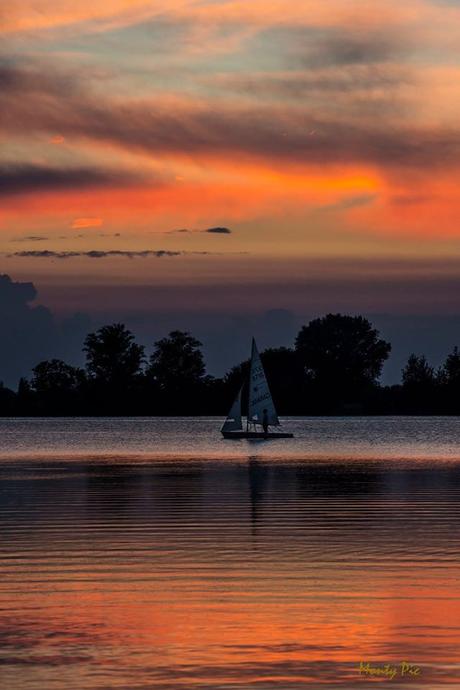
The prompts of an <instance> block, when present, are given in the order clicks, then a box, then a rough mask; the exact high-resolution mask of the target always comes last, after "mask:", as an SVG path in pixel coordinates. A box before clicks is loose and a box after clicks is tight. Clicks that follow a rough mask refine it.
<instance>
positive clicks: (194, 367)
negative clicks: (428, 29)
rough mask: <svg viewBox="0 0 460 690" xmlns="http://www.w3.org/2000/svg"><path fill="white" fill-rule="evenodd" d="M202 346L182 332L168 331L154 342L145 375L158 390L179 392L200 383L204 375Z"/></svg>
mask: <svg viewBox="0 0 460 690" xmlns="http://www.w3.org/2000/svg"><path fill="white" fill-rule="evenodd" d="M201 347H202V343H200V341H199V340H196V338H194V337H193V336H192V335H190V334H189V333H186V332H184V331H171V333H170V334H169V335H168V337H167V338H162V339H161V340H157V342H156V343H155V350H154V352H153V354H152V355H151V357H150V367H149V369H148V374H149V375H150V376H152V377H153V378H154V379H155V381H156V382H157V384H158V387H159V388H160V390H176V391H177V390H180V389H181V388H183V387H187V386H190V385H196V384H199V383H201V382H202V381H203V378H204V376H205V373H206V369H205V365H204V359H203V353H202V352H201V350H200V348H201Z"/></svg>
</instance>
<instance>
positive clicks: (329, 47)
mask: <svg viewBox="0 0 460 690" xmlns="http://www.w3.org/2000/svg"><path fill="white" fill-rule="evenodd" d="M304 45H305V44H304ZM408 45H409V43H408V41H407V40H406V41H404V42H402V41H400V40H396V38H395V37H393V36H390V35H388V34H387V35H385V34H384V35H376V34H365V35H359V34H356V35H353V34H344V33H340V34H339V33H336V32H333V33H329V34H328V35H326V36H324V37H321V38H320V39H319V40H317V41H316V42H315V43H314V45H313V47H312V48H311V49H310V50H306V51H305V49H304V52H303V55H302V60H301V61H302V62H303V63H304V64H305V65H307V66H318V65H319V66H321V67H323V66H325V65H370V64H375V63H382V62H387V61H390V60H395V59H397V58H400V57H401V55H403V54H405V53H407V49H408Z"/></svg>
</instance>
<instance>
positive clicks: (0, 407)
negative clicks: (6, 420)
mask: <svg viewBox="0 0 460 690" xmlns="http://www.w3.org/2000/svg"><path fill="white" fill-rule="evenodd" d="M16 403H17V394H16V393H14V392H13V391H12V390H10V389H9V388H6V387H5V386H4V385H3V381H0V415H1V416H4V417H6V416H11V415H14V414H16Z"/></svg>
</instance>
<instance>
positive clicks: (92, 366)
mask: <svg viewBox="0 0 460 690" xmlns="http://www.w3.org/2000/svg"><path fill="white" fill-rule="evenodd" d="M83 351H84V352H85V353H86V370H87V372H88V375H89V377H90V388H91V391H92V395H94V396H95V398H94V399H93V400H94V403H95V404H96V405H99V406H100V405H103V407H104V408H105V410H106V411H107V412H110V413H118V412H122V411H123V410H126V409H130V407H131V409H132V405H133V404H134V403H135V401H134V400H133V397H132V394H133V392H134V391H135V390H136V389H137V388H138V387H139V386H140V381H141V374H142V370H141V366H142V363H143V359H144V348H143V346H142V345H138V344H137V343H135V342H134V335H133V334H132V333H131V331H129V330H128V329H127V328H126V326H124V325H123V324H121V323H116V324H113V325H111V326H102V328H99V330H98V331H96V333H90V334H89V335H88V336H87V337H86V340H85V345H84V348H83Z"/></svg>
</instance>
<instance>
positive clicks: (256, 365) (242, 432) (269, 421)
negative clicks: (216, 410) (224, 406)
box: [221, 338, 293, 439]
mask: <svg viewBox="0 0 460 690" xmlns="http://www.w3.org/2000/svg"><path fill="white" fill-rule="evenodd" d="M242 392H243V386H241V388H240V390H239V391H238V395H237V396H236V398H235V400H234V402H233V405H232V407H231V408H230V412H229V413H228V416H227V419H226V420H225V422H224V425H223V427H222V429H221V433H222V435H223V437H224V438H264V439H265V438H292V437H293V434H289V433H287V432H284V431H272V430H270V427H278V426H280V422H279V419H278V415H277V414H276V409H275V405H274V404H273V398H272V396H271V393H270V388H269V387H268V382H267V377H266V376H265V371H264V368H263V366H262V362H261V359H260V355H259V351H258V349H257V345H256V341H255V340H254V338H253V339H252V352H251V367H250V371H249V400H248V416H247V421H246V429H244V428H243V419H242V416H241V394H242ZM264 424H265V425H266V426H267V431H265V430H263V427H264Z"/></svg>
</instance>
